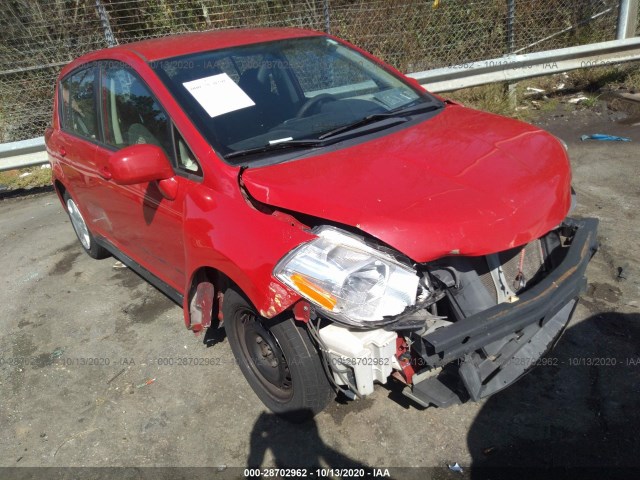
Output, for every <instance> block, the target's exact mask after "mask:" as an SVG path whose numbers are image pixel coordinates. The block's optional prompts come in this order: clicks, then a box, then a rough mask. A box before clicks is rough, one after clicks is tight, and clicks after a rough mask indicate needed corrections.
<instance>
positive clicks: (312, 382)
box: [222, 289, 333, 422]
mask: <svg viewBox="0 0 640 480" xmlns="http://www.w3.org/2000/svg"><path fill="white" fill-rule="evenodd" d="M222 305H223V306H222V309H223V314H224V325H225V330H226V332H227V338H228V339H229V344H230V346H231V350H232V351H233V354H234V356H235V357H236V361H237V362H238V365H239V366H240V370H242V373H243V374H244V376H245V378H246V379H247V381H248V382H249V385H251V388H252V389H253V391H254V392H255V393H256V395H258V397H259V398H260V400H262V402H263V403H264V404H265V405H266V406H267V407H268V408H269V409H270V410H272V411H273V412H275V413H277V414H279V415H282V416H283V417H285V418H287V419H288V420H291V421H297V422H300V421H304V420H306V419H308V418H311V417H313V416H314V415H315V414H316V413H318V412H320V411H322V410H323V409H324V407H325V406H326V405H327V403H328V402H329V401H330V400H331V398H332V397H333V390H332V388H331V386H330V384H329V381H328V380H327V377H326V374H325V372H324V369H323V367H322V363H321V359H320V357H319V355H318V351H317V350H316V348H315V346H314V345H313V343H312V342H311V339H310V338H309V334H308V332H307V330H306V328H305V327H304V325H302V324H299V323H298V322H295V321H294V320H293V319H292V318H287V319H285V320H281V321H279V322H276V323H273V324H270V323H269V322H270V320H268V319H266V318H263V317H261V316H260V315H258V313H257V312H256V311H255V309H254V308H253V307H252V306H250V305H249V303H248V302H247V301H246V300H245V299H244V298H243V297H242V296H241V295H239V294H238V293H237V292H236V291H234V290H232V289H228V290H227V291H226V293H225V295H224V302H223V304H222Z"/></svg>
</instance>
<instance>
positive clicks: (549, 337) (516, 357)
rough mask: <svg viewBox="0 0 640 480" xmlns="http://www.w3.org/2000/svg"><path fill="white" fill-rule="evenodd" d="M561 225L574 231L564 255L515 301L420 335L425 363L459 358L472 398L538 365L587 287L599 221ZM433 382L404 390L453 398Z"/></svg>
mask: <svg viewBox="0 0 640 480" xmlns="http://www.w3.org/2000/svg"><path fill="white" fill-rule="evenodd" d="M564 225H565V227H567V228H570V229H572V230H573V232H574V234H573V238H572V241H571V245H570V246H569V247H568V249H567V252H566V255H565V257H564V259H563V260H562V262H561V263H560V265H558V266H557V267H556V268H555V269H554V270H553V271H552V272H551V273H550V274H549V275H548V276H547V277H545V278H544V279H543V280H541V281H540V282H539V283H538V284H537V285H535V286H533V287H531V289H529V290H527V291H526V292H524V293H522V294H521V295H520V298H519V300H518V301H517V302H516V303H501V304H499V305H496V306H495V307H492V308H490V309H487V310H485V311H483V312H480V313H478V314H475V315H473V316H470V317H467V318H465V319H464V320H460V321H458V322H456V323H454V324H453V325H450V326H448V327H446V328H442V329H439V330H436V331H435V332H433V333H430V334H428V335H424V336H423V337H421V343H420V347H419V349H420V350H422V351H421V352H420V354H421V356H422V360H423V361H424V363H425V364H426V365H429V366H431V367H441V366H444V365H447V364H450V363H451V362H453V361H456V360H457V361H458V363H459V365H460V368H459V370H458V373H459V375H460V378H461V380H462V383H463V384H464V388H465V389H466V390H467V392H468V394H469V397H470V398H471V399H473V400H476V401H477V400H479V399H481V398H484V397H487V396H489V395H491V394H493V393H495V392H497V391H499V390H501V389H503V388H505V387H506V386H508V385H510V384H512V383H513V382H515V381H516V380H517V379H518V378H520V377H521V376H522V375H523V374H524V373H525V372H526V371H528V370H529V369H530V368H531V367H534V366H536V364H538V363H539V359H540V357H542V356H543V355H544V354H545V353H546V352H547V351H548V350H549V349H550V348H551V347H552V346H553V344H554V342H555V341H556V340H557V338H558V337H559V336H560V334H561V333H562V331H563V330H564V328H565V326H566V325H567V323H568V322H569V320H570V318H571V315H572V313H573V310H574V309H575V305H576V302H577V299H578V296H579V295H580V294H581V293H582V292H583V291H584V290H585V288H586V277H585V271H586V268H587V265H588V264H589V261H590V260H591V257H593V255H594V253H595V252H596V250H597V248H598V245H597V240H596V234H597V228H598V220H597V219H592V218H588V219H583V220H572V219H567V220H566V221H565V223H564ZM437 381H438V378H437V377H432V378H429V379H425V380H424V381H423V382H420V383H417V384H414V385H413V388H411V389H409V388H407V389H406V390H405V394H406V395H407V396H408V397H410V398H412V399H413V400H415V401H417V402H418V403H420V404H423V405H425V404H429V403H431V404H434V405H437V406H442V407H445V406H448V405H451V404H452V403H456V402H455V401H453V399H452V397H451V396H450V395H448V394H447V393H446V392H445V391H444V390H443V389H442V387H441V384H438V385H436V382H437ZM431 390H432V392H433V393H432V394H431V393H429V392H430V391H431ZM452 393H453V392H452Z"/></svg>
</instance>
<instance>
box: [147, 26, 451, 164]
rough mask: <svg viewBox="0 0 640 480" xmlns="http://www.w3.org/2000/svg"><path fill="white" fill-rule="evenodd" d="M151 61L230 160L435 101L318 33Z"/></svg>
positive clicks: (216, 146) (331, 132)
mask: <svg viewBox="0 0 640 480" xmlns="http://www.w3.org/2000/svg"><path fill="white" fill-rule="evenodd" d="M151 67H152V68H153V69H154V70H155V71H156V72H157V74H158V75H159V77H160V78H161V79H162V80H163V82H164V83H165V84H166V85H167V87H168V88H169V90H170V91H171V92H172V94H173V95H174V97H175V98H176V100H177V101H178V102H179V103H180V104H181V105H182V107H183V109H184V110H185V112H186V113H187V114H188V115H189V117H190V118H191V119H192V121H193V122H194V124H195V125H196V126H197V127H198V129H199V130H200V131H201V133H202V134H203V135H204V136H205V137H206V138H207V140H208V141H209V142H210V143H211V145H212V146H213V147H214V148H215V149H216V151H217V152H218V153H220V154H221V155H223V156H224V157H228V160H229V161H231V159H232V158H233V157H234V153H235V154H236V155H235V156H239V155H242V154H243V153H244V152H251V153H253V150H260V149H261V148H262V150H260V152H259V153H262V154H263V155H264V154H265V152H269V151H271V149H269V148H268V147H275V146H276V145H279V146H280V147H285V146H287V144H290V145H291V144H294V143H296V142H298V147H299V146H300V144H301V142H300V141H301V140H304V141H313V140H318V139H320V138H324V137H323V135H325V136H326V134H327V133H329V135H331V134H333V132H342V131H343V130H346V129H348V128H349V126H350V125H355V124H361V123H365V122H366V121H367V120H369V119H377V118H378V117H384V114H393V112H395V111H401V110H403V109H406V108H407V107H413V106H414V105H420V104H423V103H424V104H429V105H438V104H439V103H440V102H439V101H438V100H436V99H435V98H433V97H431V96H430V95H428V94H426V93H423V92H420V91H418V90H417V89H414V88H413V87H411V86H410V85H409V84H408V83H405V81H404V80H401V79H400V78H398V77H396V76H395V75H392V74H391V73H389V72H388V71H387V70H385V69H383V68H382V67H380V66H379V65H377V64H375V63H374V62H372V61H370V60H369V59H367V58H365V57H364V56H363V55H361V54H360V53H358V52H356V51H355V50H353V49H351V48H348V47H347V46H345V45H343V44H341V43H339V42H337V41H335V40H333V39H330V38H327V37H322V36H318V37H306V38H295V39H288V40H281V41H275V42H269V43H262V44H254V45H248V46H243V47H235V48H229V49H224V50H216V51H211V52H205V53H197V54H193V55H187V56H182V57H179V58H173V59H168V60H163V61H158V62H152V63H151ZM410 110H412V111H413V108H411V109H410ZM363 120H364V122H362V121H363ZM309 145H311V143H309ZM264 147H267V148H264ZM273 150H274V151H275V150H276V148H273ZM247 160H248V161H247ZM251 160H252V158H250V159H243V163H244V164H248V163H251Z"/></svg>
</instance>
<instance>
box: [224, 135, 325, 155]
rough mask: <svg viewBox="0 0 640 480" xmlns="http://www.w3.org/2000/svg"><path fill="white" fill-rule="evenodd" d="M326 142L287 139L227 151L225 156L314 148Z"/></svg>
mask: <svg viewBox="0 0 640 480" xmlns="http://www.w3.org/2000/svg"><path fill="white" fill-rule="evenodd" d="M324 143H325V142H322V141H320V140H286V141H284V142H278V143H267V144H266V145H262V146H260V147H253V148H245V149H244V150H236V151H235V152H231V153H227V154H226V155H225V156H224V158H225V159H229V158H237V157H244V156H245V155H253V154H255V153H265V152H272V151H275V150H287V149H294V148H313V147H322V146H323V145H324Z"/></svg>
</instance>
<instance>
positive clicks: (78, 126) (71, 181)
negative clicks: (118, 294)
mask: <svg viewBox="0 0 640 480" xmlns="http://www.w3.org/2000/svg"><path fill="white" fill-rule="evenodd" d="M96 90H97V68H96V66H95V64H90V65H84V66H82V67H80V68H78V69H76V70H74V71H73V72H71V73H69V74H68V75H67V76H66V77H65V78H63V79H62V81H61V82H60V85H59V88H58V95H59V96H58V117H59V119H60V130H59V131H55V132H54V133H53V134H52V138H51V139H50V145H51V153H52V155H54V156H55V157H56V158H57V160H58V161H59V162H60V165H61V167H62V170H63V173H64V178H65V183H66V184H67V185H68V188H70V190H71V192H72V194H73V195H74V197H75V200H76V203H77V204H78V205H79V208H80V209H81V210H82V214H83V216H84V217H85V218H86V219H87V223H88V224H89V227H90V229H91V230H92V231H95V230H96V229H95V228H94V227H93V226H92V223H93V220H94V219H95V218H96V216H99V212H97V211H96V209H95V208H93V207H94V203H93V201H94V198H93V190H92V187H93V186H94V185H95V184H96V181H97V179H96V175H97V171H96V170H97V167H96V160H95V150H96V142H97V141H98V140H99V124H98V113H97V104H96V100H95V92H96Z"/></svg>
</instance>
